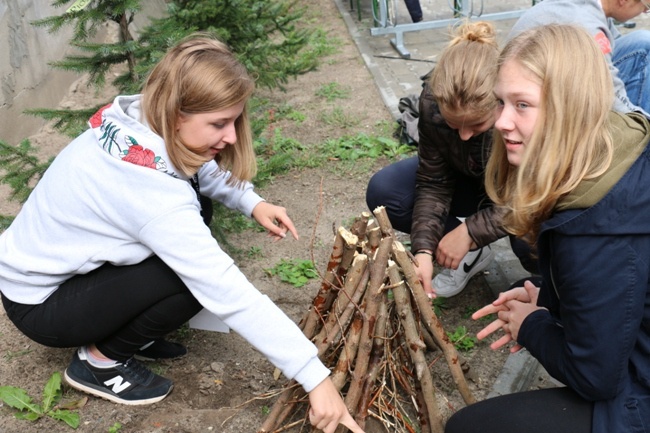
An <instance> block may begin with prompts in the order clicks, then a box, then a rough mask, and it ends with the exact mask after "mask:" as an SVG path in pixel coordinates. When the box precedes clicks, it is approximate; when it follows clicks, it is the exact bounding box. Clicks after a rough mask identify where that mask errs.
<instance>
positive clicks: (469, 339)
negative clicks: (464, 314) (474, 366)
mask: <svg viewBox="0 0 650 433" xmlns="http://www.w3.org/2000/svg"><path fill="white" fill-rule="evenodd" d="M447 336H448V337H449V339H450V340H451V342H452V343H453V344H454V347H456V350H459V351H461V352H469V351H470V350H472V349H473V348H474V346H476V343H478V339H477V338H476V337H473V336H471V335H469V334H468V333H467V328H466V327H464V326H462V325H459V326H457V327H456V329H455V330H454V332H447Z"/></svg>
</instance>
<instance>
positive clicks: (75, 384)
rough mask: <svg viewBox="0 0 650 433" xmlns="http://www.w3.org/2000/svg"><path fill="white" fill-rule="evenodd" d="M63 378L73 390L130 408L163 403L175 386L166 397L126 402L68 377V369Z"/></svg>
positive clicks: (100, 389)
mask: <svg viewBox="0 0 650 433" xmlns="http://www.w3.org/2000/svg"><path fill="white" fill-rule="evenodd" d="M63 377H64V379H65V381H66V383H67V384H68V385H70V386H71V387H72V388H74V389H77V390H79V391H83V392H85V393H88V394H91V395H94V396H95V397H100V398H103V399H104V400H108V401H112V402H113V403H120V404H126V405H129V406H140V405H147V404H153V403H157V402H159V401H161V400H162V399H164V398H165V397H167V396H168V395H169V394H170V393H171V392H172V389H174V386H173V385H172V386H171V387H170V388H169V391H168V392H167V394H165V395H161V396H158V397H152V398H148V399H146V400H125V399H123V398H119V397H118V396H116V395H112V394H108V393H106V391H105V390H104V389H103V388H100V387H97V386H94V385H93V384H90V383H85V382H79V381H76V380H74V379H73V378H71V377H70V376H68V369H67V368H66V370H65V372H64V373H63Z"/></svg>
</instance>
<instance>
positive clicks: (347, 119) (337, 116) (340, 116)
mask: <svg viewBox="0 0 650 433" xmlns="http://www.w3.org/2000/svg"><path fill="white" fill-rule="evenodd" d="M320 119H321V120H322V121H323V122H324V123H325V124H326V125H330V126H335V127H337V128H342V129H346V128H352V127H354V126H356V125H358V124H359V119H357V118H356V117H353V116H351V115H350V114H347V113H345V112H344V111H343V109H342V108H341V107H334V109H333V110H332V111H330V112H324V113H322V114H321V116H320Z"/></svg>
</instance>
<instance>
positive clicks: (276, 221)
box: [252, 201, 298, 241]
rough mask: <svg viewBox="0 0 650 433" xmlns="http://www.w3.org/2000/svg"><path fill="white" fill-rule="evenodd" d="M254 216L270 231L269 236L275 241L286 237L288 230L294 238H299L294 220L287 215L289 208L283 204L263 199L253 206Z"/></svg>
mask: <svg viewBox="0 0 650 433" xmlns="http://www.w3.org/2000/svg"><path fill="white" fill-rule="evenodd" d="M252 217H253V218H255V221H257V222H258V223H259V224H260V225H261V226H262V227H264V228H265V229H267V230H268V231H269V236H271V237H272V238H273V240H274V241H279V240H280V239H284V238H286V237H287V232H291V235H292V236H293V238H294V239H298V231H297V230H296V228H295V227H294V225H293V221H291V218H289V215H287V210H286V209H285V208H283V207H281V206H276V205H273V204H271V203H267V202H265V201H262V202H260V203H258V204H257V206H255V208H253V212H252Z"/></svg>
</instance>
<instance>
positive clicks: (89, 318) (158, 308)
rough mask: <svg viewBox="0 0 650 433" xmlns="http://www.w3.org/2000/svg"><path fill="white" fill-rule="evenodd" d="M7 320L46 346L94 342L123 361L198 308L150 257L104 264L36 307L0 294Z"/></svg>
mask: <svg viewBox="0 0 650 433" xmlns="http://www.w3.org/2000/svg"><path fill="white" fill-rule="evenodd" d="M2 302H3V304H4V307H5V310H6V311H7V316H8V317H9V319H11V321H12V322H13V323H14V324H15V325H16V327H17V328H18V329H19V330H20V331H21V332H23V333H24V334H25V335H26V336H27V337H29V338H31V339H32V340H34V341H36V342H37V343H40V344H43V345H45V346H49V347H75V346H85V345H89V344H93V343H94V344H96V346H97V348H98V349H99V350H100V351H101V352H102V353H103V354H104V355H106V356H107V357H109V358H111V359H114V360H117V361H125V360H127V359H128V358H130V357H131V356H133V354H134V353H135V352H136V351H137V350H138V349H139V348H140V347H142V346H143V345H145V344H147V343H148V342H150V341H152V340H156V339H159V338H162V337H164V336H165V335H167V334H168V333H170V332H172V331H174V330H176V329H177V328H178V327H179V326H181V325H182V324H183V323H185V322H187V321H188V320H189V319H190V318H192V316H194V315H195V314H196V313H198V312H199V311H200V310H201V305H200V304H199V302H198V301H197V300H196V299H195V298H194V296H193V295H192V294H191V293H190V291H189V290H188V289H187V287H186V286H185V284H183V282H182V281H181V280H180V278H179V277H178V276H177V275H176V274H175V273H174V272H173V271H172V270H171V269H170V268H169V267H168V266H167V265H166V264H164V263H163V262H162V260H160V259H159V258H158V257H151V258H149V259H147V260H145V261H143V262H142V263H139V264H137V265H132V266H113V265H111V264H104V265H103V266H101V267H99V268H98V269H95V270H94V271H92V272H90V273H88V274H85V275H77V276H75V277H73V278H71V279H69V280H68V281H66V282H65V283H63V284H62V285H61V286H60V287H59V288H58V289H57V290H56V291H55V292H54V293H53V294H52V295H51V296H50V297H49V298H47V299H46V300H45V302H43V303H42V304H38V305H25V304H18V303H16V302H12V301H10V300H9V299H7V298H6V297H5V296H2Z"/></svg>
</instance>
